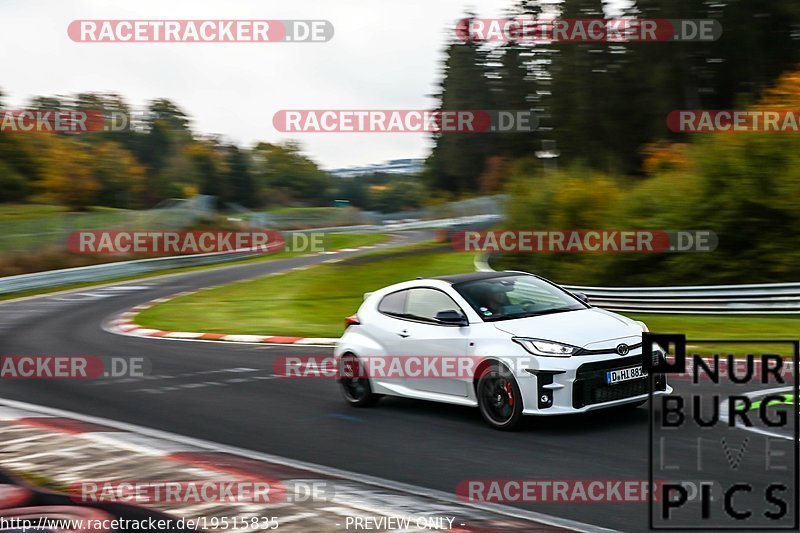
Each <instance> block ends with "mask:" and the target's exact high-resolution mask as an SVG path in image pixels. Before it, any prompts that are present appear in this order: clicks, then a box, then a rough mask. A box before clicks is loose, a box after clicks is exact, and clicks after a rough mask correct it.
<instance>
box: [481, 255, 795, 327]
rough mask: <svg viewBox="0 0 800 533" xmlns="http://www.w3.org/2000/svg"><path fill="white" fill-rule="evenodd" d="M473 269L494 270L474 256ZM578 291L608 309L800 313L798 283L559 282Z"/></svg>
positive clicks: (484, 258) (726, 313)
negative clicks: (650, 284)
mask: <svg viewBox="0 0 800 533" xmlns="http://www.w3.org/2000/svg"><path fill="white" fill-rule="evenodd" d="M475 269H476V270H479V271H491V270H494V269H493V268H492V267H491V266H490V265H489V262H488V260H487V258H486V257H483V256H481V255H478V256H476V259H475ZM562 287H564V288H565V289H567V290H568V291H575V292H582V293H584V294H585V295H586V296H588V297H589V302H590V303H591V304H592V305H594V306H596V307H600V308H603V309H608V310H609V311H619V312H628V313H659V314H693V315H696V314H708V315H729V314H740V315H744V314H759V315H761V314H800V283H794V282H792V283H759V284H749V285H747V284H743V285H702V286H700V285H698V286H684V287H588V286H584V285H562Z"/></svg>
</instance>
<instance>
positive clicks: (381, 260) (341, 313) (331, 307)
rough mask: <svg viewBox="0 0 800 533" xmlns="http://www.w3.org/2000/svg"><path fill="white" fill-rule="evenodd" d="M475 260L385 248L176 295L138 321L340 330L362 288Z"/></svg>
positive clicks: (158, 325)
mask: <svg viewBox="0 0 800 533" xmlns="http://www.w3.org/2000/svg"><path fill="white" fill-rule="evenodd" d="M473 259H474V258H473V255H472V254H466V253H456V252H453V251H452V248H450V247H449V246H448V245H444V246H443V245H441V244H434V243H426V244H423V245H414V246H409V247H403V248H400V249H393V250H384V251H380V252H375V253H371V254H365V255H361V256H358V257H354V258H351V259H349V260H347V261H342V262H340V263H328V264H323V265H320V266H316V267H313V268H310V269H307V270H302V271H294V272H288V273H284V274H279V275H272V276H267V277H263V278H259V279H256V280H250V281H245V282H241V283H235V284H233V285H227V286H225V287H219V288H217V289H211V290H208V291H202V292H199V293H195V294H191V295H189V296H184V297H180V298H176V299H174V300H170V301H169V302H166V303H164V304H161V305H157V306H155V307H152V308H150V309H148V310H146V311H144V312H143V313H141V314H140V315H139V316H138V317H137V318H136V322H137V323H138V324H140V325H142V326H145V327H151V328H155V329H163V330H169V331H203V332H209V333H241V334H252V335H288V336H298V337H338V336H339V335H341V333H342V328H343V326H342V324H343V322H344V317H345V316H347V315H351V314H353V313H355V312H356V310H357V309H358V307H359V305H361V302H362V301H363V299H364V293H365V292H369V291H373V290H376V289H379V288H381V287H384V286H386V285H390V284H392V283H398V282H400V281H405V280H409V279H413V278H414V277H416V276H423V277H427V276H440V275H444V274H453V273H457V272H471V271H472V270H474V267H473Z"/></svg>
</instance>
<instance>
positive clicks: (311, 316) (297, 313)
mask: <svg viewBox="0 0 800 533" xmlns="http://www.w3.org/2000/svg"><path fill="white" fill-rule="evenodd" d="M473 259H474V256H473V255H471V254H465V253H454V252H452V251H451V250H449V249H448V248H447V247H443V246H442V245H438V244H434V243H425V244H423V245H414V246H409V247H404V248H400V249H393V250H386V251H380V252H374V253H371V254H365V255H361V256H359V257H355V258H351V259H350V260H348V261H346V262H341V263H335V264H325V265H320V266H317V267H313V268H311V269H308V270H304V271H296V272H288V273H284V274H280V275H273V276H267V277H264V278H259V279H256V280H251V281H246V282H241V283H236V284H233V285H228V286H225V287H219V288H217V289H212V290H208V291H202V292H200V293H196V294H192V295H189V296H184V297H181V298H176V299H174V300H171V301H169V302H167V303H164V304H161V305H158V306H155V307H153V308H151V309H148V310H147V311H144V312H143V313H142V314H140V315H139V316H138V317H137V319H136V321H137V323H139V324H140V325H142V326H144V327H148V328H154V329H163V330H169V331H202V332H210V333H232V334H252V335H288V336H299V337H338V336H339V335H340V334H341V332H342V321H343V318H344V317H345V316H347V315H349V314H352V313H354V312H355V311H356V309H358V306H359V305H360V304H361V302H362V300H363V295H364V293H365V292H369V291H372V290H375V289H378V288H380V287H384V286H386V285H389V284H392V283H397V282H400V281H404V280H408V279H412V278H414V277H416V276H423V277H427V276H438V275H443V274H453V273H457V272H469V271H472V270H473V269H474V267H473V263H472V262H473ZM629 316H630V317H631V318H633V319H635V320H642V321H643V322H645V323H646V324H647V325H648V326H649V328H650V330H651V331H655V332H662V333H684V334H686V336H687V338H689V339H690V340H691V339H710V338H726V339H736V338H759V339H768V338H782V339H784V338H789V339H797V338H800V317H793V316H707V315H655V314H631V315H629ZM712 348H717V347H706V346H704V347H703V350H702V351H703V352H706V351H708V350H710V349H712ZM718 348H720V349H722V348H724V347H718ZM735 348H736V351H737V352H738V351H740V350H742V349H744V348H743V347H742V346H741V345H738V346H736V347H735Z"/></svg>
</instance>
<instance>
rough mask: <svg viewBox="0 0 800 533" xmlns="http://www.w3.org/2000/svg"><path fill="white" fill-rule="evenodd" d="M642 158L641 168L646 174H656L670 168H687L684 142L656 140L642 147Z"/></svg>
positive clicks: (687, 162) (687, 161)
mask: <svg viewBox="0 0 800 533" xmlns="http://www.w3.org/2000/svg"><path fill="white" fill-rule="evenodd" d="M642 154H643V156H644V160H643V162H642V169H643V170H644V171H645V173H647V174H656V173H658V172H665V171H671V170H688V168H689V160H688V158H687V156H686V145H685V144H684V143H669V142H667V141H663V140H662V141H656V142H654V143H650V144H647V145H645V146H644V148H643V149H642Z"/></svg>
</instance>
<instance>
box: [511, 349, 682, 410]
mask: <svg viewBox="0 0 800 533" xmlns="http://www.w3.org/2000/svg"><path fill="white" fill-rule="evenodd" d="M572 359H573V361H572V362H573V363H574V364H572V365H564V366H565V367H562V368H549V369H547V368H539V369H531V370H529V371H526V372H527V373H528V374H529V375H530V377H525V378H521V379H518V385H519V387H520V392H521V393H522V397H523V405H524V406H525V408H524V410H523V413H524V414H536V415H558V414H572V413H582V412H587V411H594V410H597V409H605V408H609V407H615V406H619V405H625V404H629V403H637V402H641V401H643V400H647V399H648V398H649V397H650V381H651V377H649V376H647V377H644V378H639V379H634V380H629V381H622V382H619V383H615V384H608V383H606V372H608V371H609V370H617V369H620V368H628V367H633V366H639V365H641V355H638V356H631V357H626V358H615V359H600V360H597V359H593V360H584V361H575V359H577V358H572ZM518 377H521V376H518ZM652 381H653V394H654V395H664V394H669V393H671V392H672V388H671V387H669V385H668V384H667V382H666V377H665V376H664V375H661V374H659V375H656V376H654V377H653V378H652Z"/></svg>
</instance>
